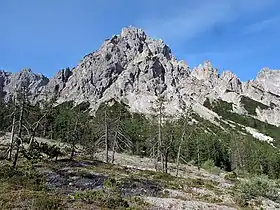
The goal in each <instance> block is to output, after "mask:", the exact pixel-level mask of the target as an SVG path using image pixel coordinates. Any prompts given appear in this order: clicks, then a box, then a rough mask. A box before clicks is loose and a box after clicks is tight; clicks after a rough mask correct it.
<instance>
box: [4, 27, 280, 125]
mask: <svg viewBox="0 0 280 210" xmlns="http://www.w3.org/2000/svg"><path fill="white" fill-rule="evenodd" d="M22 86H25V87H27V88H28V91H29V93H30V97H29V99H30V101H32V102H37V101H39V100H42V99H43V98H42V95H44V94H45V95H46V94H47V95H48V97H49V98H50V97H51V96H52V95H53V94H54V93H56V94H57V101H58V103H62V102H64V101H75V102H76V103H77V104H78V103H81V102H85V101H88V102H90V104H91V108H92V109H93V110H96V109H97V108H98V106H99V104H100V103H102V102H104V101H107V100H109V99H112V98H114V99H116V100H118V101H122V102H123V103H126V104H127V105H129V107H130V109H131V111H133V112H142V113H150V112H151V110H152V109H151V107H152V106H154V104H155V101H156V99H157V98H158V97H159V96H164V97H165V99H166V101H167V102H166V105H165V106H166V109H165V110H166V112H167V114H171V115H176V114H179V113H181V112H184V111H185V109H186V108H187V107H193V108H194V109H195V110H201V111H198V112H201V113H200V114H201V115H203V113H205V115H206V111H205V109H206V108H205V107H203V103H204V101H205V100H206V98H209V99H211V100H216V99H221V100H224V101H227V102H230V103H233V104H235V107H237V108H236V110H239V111H238V112H239V113H245V111H244V108H243V106H242V104H241V102H240V100H241V97H242V96H246V97H249V98H251V99H252V100H254V101H257V102H259V103H261V104H264V105H267V106H268V107H269V108H267V109H261V108H260V107H257V108H256V116H255V117H257V118H259V119H260V120H263V121H267V122H269V123H272V124H275V125H280V117H279V118H278V117H275V116H280V89H279V86H280V71H273V70H269V69H263V70H261V72H260V73H259V74H258V75H257V78H256V80H254V81H248V82H243V83H242V82H241V81H240V80H239V79H238V77H237V76H236V75H234V74H233V73H232V72H230V71H225V72H222V73H221V75H220V74H219V72H218V69H216V68H214V67H213V66H212V64H211V63H210V62H209V61H205V62H204V64H203V65H199V66H198V67H196V68H194V69H193V70H192V69H191V68H190V67H189V66H188V65H187V64H186V63H185V62H184V61H178V60H177V59H176V58H175V57H174V56H173V55H172V53H171V50H170V48H169V47H168V46H167V45H166V44H165V43H164V42H163V41H162V40H154V39H152V38H150V37H149V36H147V35H146V33H145V32H144V31H143V30H141V29H138V28H134V27H128V28H124V29H123V30H122V31H121V33H120V35H115V36H113V37H112V38H111V39H107V40H106V41H104V43H103V44H102V46H101V47H100V49H99V50H97V51H95V52H93V53H90V54H88V55H86V56H85V57H84V58H83V59H82V60H81V62H80V63H79V64H78V65H77V66H76V67H74V68H73V69H71V70H70V69H69V68H66V69H62V70H60V71H58V73H57V74H56V75H55V76H54V77H53V78H50V79H48V78H46V77H45V76H43V75H41V74H35V73H33V72H32V71H31V70H28V69H27V70H22V71H20V72H18V73H14V74H11V73H7V72H5V71H0V97H1V98H4V99H5V100H6V101H9V100H11V97H12V95H13V94H15V92H16V91H17V89H19V87H22ZM271 104H273V106H271ZM209 113H210V112H209ZM209 113H207V115H209Z"/></svg>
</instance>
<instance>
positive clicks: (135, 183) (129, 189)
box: [119, 179, 163, 196]
mask: <svg viewBox="0 0 280 210" xmlns="http://www.w3.org/2000/svg"><path fill="white" fill-rule="evenodd" d="M119 187H120V190H121V193H122V195H123V196H144V195H145V196H158V195H160V194H162V190H163V188H162V187H161V186H160V185H159V184H158V183H156V182H155V181H152V180H143V179H129V180H125V181H124V182H123V183H122V184H120V186H119Z"/></svg>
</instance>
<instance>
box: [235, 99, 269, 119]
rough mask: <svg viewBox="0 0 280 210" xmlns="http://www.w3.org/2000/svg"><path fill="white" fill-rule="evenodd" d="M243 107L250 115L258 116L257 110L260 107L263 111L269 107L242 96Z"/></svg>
mask: <svg viewBox="0 0 280 210" xmlns="http://www.w3.org/2000/svg"><path fill="white" fill-rule="evenodd" d="M240 102H241V103H242V104H243V105H244V108H245V109H246V110H247V111H248V113H249V114H251V115H256V109H257V108H258V107H259V108H261V109H268V108H269V106H267V105H265V104H262V103H260V102H258V101H255V100H253V99H251V98H248V97H246V96H242V97H241V101H240Z"/></svg>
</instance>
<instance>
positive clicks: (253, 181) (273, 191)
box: [235, 175, 279, 199]
mask: <svg viewBox="0 0 280 210" xmlns="http://www.w3.org/2000/svg"><path fill="white" fill-rule="evenodd" d="M235 187H236V189H237V190H239V191H240V192H241V193H243V194H245V196H246V197H258V196H262V197H266V198H269V199H279V195H278V190H279V189H278V187H279V186H277V184H276V183H275V181H274V180H271V179H269V178H268V177H267V176H265V175H260V176H253V177H251V178H250V179H248V180H243V181H241V182H240V183H237V184H236V186H235Z"/></svg>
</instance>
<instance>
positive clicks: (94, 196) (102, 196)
mask: <svg viewBox="0 0 280 210" xmlns="http://www.w3.org/2000/svg"><path fill="white" fill-rule="evenodd" d="M74 198H75V199H76V200H82V201H84V202H86V203H89V204H92V203H98V204H100V205H103V206H104V207H107V208H109V209H123V208H127V207H129V205H128V202H127V201H126V200H124V199H123V198H122V196H121V193H120V190H119V189H118V186H117V182H116V180H115V179H112V178H108V179H106V180H105V181H104V187H103V189H102V190H91V191H83V192H77V193H75V194H74Z"/></svg>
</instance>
